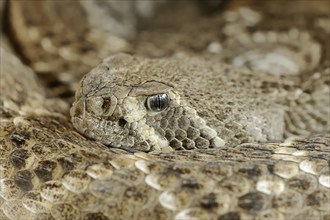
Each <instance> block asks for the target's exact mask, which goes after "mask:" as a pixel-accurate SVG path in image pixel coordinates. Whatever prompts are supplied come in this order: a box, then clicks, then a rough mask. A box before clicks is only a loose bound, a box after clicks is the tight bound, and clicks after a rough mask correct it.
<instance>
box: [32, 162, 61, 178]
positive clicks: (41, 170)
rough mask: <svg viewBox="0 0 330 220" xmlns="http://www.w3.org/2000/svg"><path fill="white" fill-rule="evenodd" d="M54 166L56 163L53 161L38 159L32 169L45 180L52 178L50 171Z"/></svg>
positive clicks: (51, 171)
mask: <svg viewBox="0 0 330 220" xmlns="http://www.w3.org/2000/svg"><path fill="white" fill-rule="evenodd" d="M56 166H57V164H56V162H54V161H50V160H44V161H40V162H39V164H38V165H37V167H36V168H35V169H34V172H35V174H36V175H37V176H38V178H39V179H40V180H41V181H43V182H46V181H48V180H51V179H52V177H53V175H52V173H53V170H54V169H55V168H56Z"/></svg>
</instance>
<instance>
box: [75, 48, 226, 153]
mask: <svg viewBox="0 0 330 220" xmlns="http://www.w3.org/2000/svg"><path fill="white" fill-rule="evenodd" d="M148 69H149V70H150V68H148V65H146V64H145V63H143V60H142V61H141V60H138V59H137V58H135V57H133V56H130V55H127V54H119V55H115V56H112V57H109V58H107V59H105V60H103V62H102V63H101V64H100V65H99V66H97V67H96V68H94V69H92V70H91V71H90V72H89V73H88V74H87V75H86V76H85V77H84V78H83V79H82V80H81V82H80V86H79V88H78V89H77V92H76V97H75V102H74V103H73V105H72V108H71V111H70V114H71V117H72V123H73V125H74V127H75V128H76V129H77V130H78V131H79V132H80V133H81V134H83V135H84V136H86V137H88V138H91V139H94V140H97V141H99V142H101V143H103V144H105V145H108V146H111V147H118V148H123V149H129V150H133V151H135V150H138V151H145V152H148V151H153V150H161V151H167V150H184V149H194V148H208V147H218V146H223V145H224V141H223V140H222V139H220V138H218V137H217V133H216V131H214V130H213V129H211V128H209V127H208V126H207V125H206V123H205V121H204V120H203V119H202V118H200V117H199V116H198V115H197V113H196V111H195V110H194V109H193V108H191V107H189V106H188V105H187V103H186V102H185V101H184V100H181V96H180V94H179V93H178V92H177V91H176V90H175V86H173V85H172V84H170V83H169V82H162V81H158V80H157V79H159V77H157V74H162V73H161V71H160V70H159V73H155V74H150V73H149V74H148V79H147V80H146V78H145V75H146V74H144V71H148Z"/></svg>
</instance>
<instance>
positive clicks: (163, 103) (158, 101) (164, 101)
mask: <svg viewBox="0 0 330 220" xmlns="http://www.w3.org/2000/svg"><path fill="white" fill-rule="evenodd" d="M145 105H146V108H147V109H148V110H150V111H154V112H160V111H163V110H164V109H166V108H167V107H168V105H169V98H168V95H167V94H165V93H161V94H157V95H153V96H149V97H148V98H147V100H146V103H145Z"/></svg>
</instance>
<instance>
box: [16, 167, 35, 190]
mask: <svg viewBox="0 0 330 220" xmlns="http://www.w3.org/2000/svg"><path fill="white" fill-rule="evenodd" d="M32 178H33V173H31V172H30V171H29V170H20V171H18V172H16V174H15V176H14V181H15V184H16V185H17V186H18V187H19V188H20V189H21V190H22V191H30V190H31V189H32V188H33V184H32Z"/></svg>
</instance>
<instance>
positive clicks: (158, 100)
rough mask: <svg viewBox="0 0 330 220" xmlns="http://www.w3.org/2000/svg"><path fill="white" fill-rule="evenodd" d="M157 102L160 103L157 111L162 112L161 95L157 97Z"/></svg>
mask: <svg viewBox="0 0 330 220" xmlns="http://www.w3.org/2000/svg"><path fill="white" fill-rule="evenodd" d="M157 102H158V106H157V109H158V110H160V109H161V104H162V103H161V98H160V95H157Z"/></svg>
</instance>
